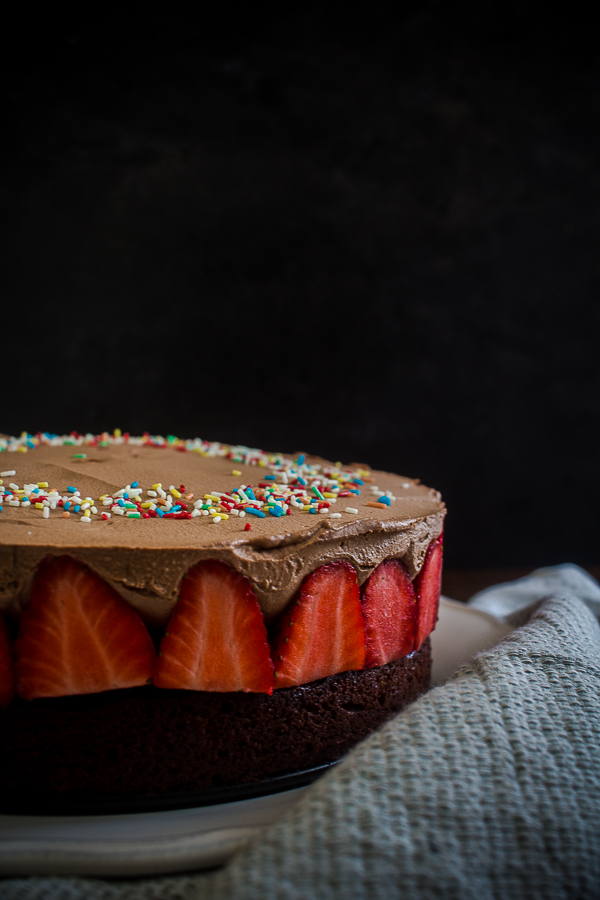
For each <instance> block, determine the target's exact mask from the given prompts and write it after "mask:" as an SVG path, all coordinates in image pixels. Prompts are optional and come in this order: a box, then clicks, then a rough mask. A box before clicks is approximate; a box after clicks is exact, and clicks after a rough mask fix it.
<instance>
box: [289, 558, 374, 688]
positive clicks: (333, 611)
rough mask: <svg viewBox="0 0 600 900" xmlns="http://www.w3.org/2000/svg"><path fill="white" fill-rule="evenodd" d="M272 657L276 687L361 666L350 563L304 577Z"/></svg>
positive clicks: (359, 614) (359, 617)
mask: <svg viewBox="0 0 600 900" xmlns="http://www.w3.org/2000/svg"><path fill="white" fill-rule="evenodd" d="M273 660H274V662H275V669H276V672H275V687H277V688H280V687H291V686H292V685H295V684H307V683H308V682H309V681H316V680H317V679H319V678H325V677H326V676H327V675H335V674H336V673H337V672H347V671H349V670H350V669H362V668H363V666H364V663H365V632H364V625H363V617H362V611H361V607H360V591H359V589H358V583H357V581H356V572H355V571H354V569H353V567H352V566H351V565H350V563H348V562H345V561H340V562H334V563H329V564H328V565H325V566H321V567H320V568H319V569H317V570H316V572H313V573H312V574H311V575H309V576H308V578H307V579H306V580H305V581H304V583H303V584H302V586H301V588H300V590H299V591H298V593H297V594H296V596H295V598H294V599H293V600H292V603H291V605H290V607H288V609H287V611H286V612H285V613H284V617H283V619H282V621H281V624H280V626H279V628H278V630H277V637H276V638H275V640H274V646H273Z"/></svg>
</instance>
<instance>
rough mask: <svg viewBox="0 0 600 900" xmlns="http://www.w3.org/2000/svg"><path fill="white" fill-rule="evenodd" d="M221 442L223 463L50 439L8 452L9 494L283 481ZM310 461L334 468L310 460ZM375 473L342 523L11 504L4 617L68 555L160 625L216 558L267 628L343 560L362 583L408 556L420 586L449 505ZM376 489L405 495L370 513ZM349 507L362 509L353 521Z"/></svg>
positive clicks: (1, 557)
mask: <svg viewBox="0 0 600 900" xmlns="http://www.w3.org/2000/svg"><path fill="white" fill-rule="evenodd" d="M211 446H215V447H217V448H218V449H217V450H216V451H214V453H213V455H211V452H212V451H210V450H209V451H206V450H203V451H201V452H194V449H191V450H187V449H186V448H185V447H181V446H179V448H178V449H177V448H174V447H172V446H168V445H163V446H162V447H156V446H151V445H150V444H149V442H146V443H140V442H127V441H123V442H121V443H114V442H113V443H109V444H108V445H107V446H86V445H83V446H81V447H78V446H65V445H60V446H58V445H57V446H52V445H49V444H45V443H40V444H39V445H38V446H36V447H35V448H33V447H32V448H31V449H29V450H28V452H14V453H10V452H4V453H1V454H0V466H1V467H2V469H6V470H11V471H13V470H14V475H9V476H6V477H4V478H3V481H4V485H5V486H6V485H8V484H9V483H11V484H16V485H18V486H19V487H23V486H24V485H25V484H32V483H33V484H45V485H46V486H47V488H45V489H48V490H49V489H52V488H55V490H56V491H58V492H59V493H60V494H61V495H65V494H66V493H67V492H68V491H69V489H70V488H75V489H77V490H78V491H79V492H80V495H81V497H82V498H85V497H87V496H90V497H92V498H93V499H94V501H98V498H100V497H101V496H103V495H107V494H108V495H113V494H114V493H115V492H117V491H119V490H121V489H123V488H124V487H125V486H126V485H130V484H133V483H134V482H138V483H139V485H140V486H141V487H143V489H144V491H146V490H148V489H150V488H151V487H152V485H154V484H156V483H158V482H160V483H162V485H163V487H164V488H165V489H168V488H169V487H170V486H171V485H174V486H175V487H176V488H179V487H180V486H181V485H183V486H185V491H186V494H188V493H193V494H194V498H201V497H203V496H204V495H205V494H210V493H211V492H214V491H218V492H224V493H229V492H231V491H233V490H235V489H237V488H238V487H239V486H240V485H241V484H244V485H257V484H258V483H259V482H261V481H263V479H264V478H265V477H273V476H272V474H271V473H272V469H271V468H270V467H269V464H268V462H265V459H263V458H262V457H261V458H260V459H261V462H260V464H258V465H251V464H247V463H245V462H240V461H239V460H236V459H231V458H228V457H227V454H226V452H225V450H223V449H222V445H211ZM231 449H232V450H235V448H231ZM182 450H183V451H184V452H182ZM82 451H83V452H82ZM259 453H260V451H257V454H259ZM84 455H85V458H83V456H84ZM257 458H258V457H257ZM280 458H283V457H282V456H280ZM296 458H297V455H296V456H295V457H293V459H296ZM287 459H292V457H287ZM306 463H307V464H316V465H322V466H323V467H326V466H331V464H330V463H325V461H323V460H319V459H317V458H315V457H310V456H307V457H306ZM344 468H345V469H351V468H352V467H346V466H345V467H344ZM234 473H235V474H234ZM275 477H279V476H278V475H276V476H275ZM365 477H368V479H370V480H367V481H365V482H364V484H362V485H361V486H360V488H359V490H360V494H352V495H351V496H349V497H346V498H341V497H340V498H339V499H337V501H336V503H335V505H333V504H332V506H331V508H330V511H329V512H330V513H333V512H335V513H340V517H339V518H337V517H336V518H332V517H330V515H329V514H327V515H322V514H316V515H311V514H308V513H307V512H306V511H303V510H299V509H296V508H293V509H291V511H290V514H289V515H283V516H280V517H275V516H272V515H266V516H265V518H260V517H257V516H255V515H247V516H246V517H245V518H243V519H242V518H239V517H235V516H233V515H231V516H230V517H229V518H228V519H226V520H225V519H223V520H222V521H221V522H220V523H219V524H218V525H215V524H214V522H213V520H212V518H211V517H210V516H201V515H199V516H198V517H197V518H194V519H175V518H170V519H166V518H148V519H132V518H128V517H126V516H125V515H123V516H117V515H112V517H111V518H110V519H108V520H107V521H103V520H102V519H101V512H102V506H101V505H100V504H99V503H98V504H97V505H98V514H95V515H94V516H92V518H91V521H90V522H89V523H86V524H83V523H82V521H81V518H80V517H79V516H75V515H70V517H68V518H67V517H65V518H63V515H62V513H61V510H60V509H53V510H51V511H50V512H49V515H48V517H47V518H45V517H44V512H43V510H38V509H36V508H35V504H32V505H31V506H30V507H27V508H24V507H22V506H14V505H11V504H10V503H4V507H3V511H2V512H1V513H0V610H2V611H5V612H8V613H9V615H12V616H17V615H18V614H19V612H20V610H21V609H22V607H23V606H24V605H25V604H26V603H27V602H28V597H29V590H30V585H31V580H32V577H33V574H34V573H35V570H36V568H37V566H38V564H39V562H40V561H41V560H42V559H43V558H44V557H45V556H47V555H49V554H56V555H59V554H65V553H66V554H69V555H72V556H74V557H76V558H78V559H80V560H82V561H83V562H85V563H86V564H87V565H89V566H90V567H91V568H93V569H94V570H95V571H96V572H98V574H99V575H101V576H102V577H103V578H104V579H106V580H107V581H108V582H109V583H110V584H112V586H113V587H114V588H115V589H116V590H117V591H118V592H119V593H120V594H121V596H122V597H124V598H125V600H127V602H128V603H130V604H131V606H133V607H134V608H135V609H136V610H137V611H138V612H139V613H140V615H141V616H142V617H143V618H144V620H145V621H146V622H148V623H149V624H151V625H164V624H165V623H166V622H167V620H168V618H169V615H170V613H171V611H172V609H173V606H174V604H175V602H176V600H177V595H178V588H179V583H180V581H181V579H182V577H183V576H184V574H185V573H186V572H187V571H188V570H189V569H190V568H191V567H192V566H193V565H195V564H196V563H197V562H199V561H200V560H202V559H207V558H212V559H221V560H223V561H225V562H227V563H228V564H229V565H231V566H232V567H233V568H234V569H236V570H237V571H239V572H240V573H242V574H243V575H245V576H247V577H248V578H249V579H250V580H251V582H252V584H253V587H254V590H255V591H256V595H257V597H258V601H259V603H260V606H261V609H262V611H263V613H264V615H265V619H266V620H267V622H270V621H272V620H274V619H275V618H276V617H277V616H278V615H279V614H280V613H281V612H282V611H283V609H284V608H285V606H286V605H287V603H288V602H289V600H290V599H291V598H292V596H293V595H294V594H295V592H296V591H297V589H298V587H299V586H300V583H301V582H302V580H303V578H304V577H305V576H306V575H307V574H309V573H310V572H312V571H314V570H315V569H317V568H318V567H319V566H321V565H323V564H325V563H328V562H331V561H333V560H339V559H347V560H348V561H349V562H350V563H351V564H352V565H353V566H354V568H355V569H356V572H357V575H358V581H359V584H362V583H363V582H364V581H365V580H366V579H367V578H368V576H369V575H370V574H371V572H372V571H373V569H374V568H375V567H376V566H377V565H379V563H380V562H382V561H383V560H384V559H390V558H397V559H400V560H402V562H403V563H404V564H405V565H406V567H407V569H408V572H409V574H410V576H411V578H413V577H414V576H415V575H416V573H417V572H418V571H419V569H420V568H421V565H422V563H423V560H424V557H425V553H426V550H427V547H428V545H429V544H430V542H431V541H432V540H434V539H435V538H436V537H438V536H439V534H440V533H441V531H442V526H443V518H444V513H445V508H444V504H443V503H442V501H441V499H440V495H439V494H438V493H437V491H434V490H432V489H430V488H428V487H425V486H424V485H421V484H419V483H418V481H415V480H414V479H410V478H405V477H402V476H398V475H393V474H390V473H387V472H380V471H369V472H368V476H365ZM359 480H361V479H359ZM373 485H375V486H376V487H377V488H378V492H381V493H382V494H384V493H385V492H386V491H387V492H389V493H390V494H391V495H392V496H393V497H394V498H395V499H392V500H391V501H390V502H389V505H386V504H385V503H384V504H381V505H380V506H377V505H375V506H371V505H367V504H368V503H372V502H373V500H374V498H375V499H376V497H375V495H374V494H373V493H372V491H371V487H372V486H373ZM144 496H146V495H144ZM346 507H349V508H353V509H356V512H355V513H348V512H346V511H345V510H346ZM247 524H250V530H249V531H248V530H245V526H246V525H247Z"/></svg>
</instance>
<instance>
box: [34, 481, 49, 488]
mask: <svg viewBox="0 0 600 900" xmlns="http://www.w3.org/2000/svg"><path fill="white" fill-rule="evenodd" d="M37 486H38V487H44V488H46V487H48V482H47V481H38V483H37Z"/></svg>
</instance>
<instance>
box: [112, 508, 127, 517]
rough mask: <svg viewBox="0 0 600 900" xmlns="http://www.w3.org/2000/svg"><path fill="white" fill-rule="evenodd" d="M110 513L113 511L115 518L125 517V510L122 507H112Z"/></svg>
mask: <svg viewBox="0 0 600 900" xmlns="http://www.w3.org/2000/svg"><path fill="white" fill-rule="evenodd" d="M112 511H113V512H114V513H115V514H116V515H117V516H124V515H125V510H124V509H123V507H122V506H113V508H112Z"/></svg>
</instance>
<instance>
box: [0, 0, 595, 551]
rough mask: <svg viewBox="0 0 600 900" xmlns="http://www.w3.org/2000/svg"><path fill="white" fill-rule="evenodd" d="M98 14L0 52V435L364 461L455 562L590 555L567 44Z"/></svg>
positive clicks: (376, 11)
mask: <svg viewBox="0 0 600 900" xmlns="http://www.w3.org/2000/svg"><path fill="white" fill-rule="evenodd" d="M128 6H129V12H128V18H127V19H123V18H119V20H118V22H111V23H110V24H102V23H101V22H98V21H95V22H89V21H83V20H77V19H67V18H66V16H65V18H64V20H53V19H50V18H49V19H48V21H47V22H45V23H44V24H43V26H40V25H39V23H38V24H37V25H36V26H35V27H34V26H33V25H32V24H31V23H29V24H28V25H25V24H24V25H23V26H20V27H19V29H17V30H15V31H14V32H13V33H12V34H11V36H10V37H11V41H12V46H13V49H15V51H16V57H15V58H16V62H15V63H14V64H13V66H12V68H11V71H10V77H9V79H8V80H7V81H6V82H5V87H6V88H7V90H8V94H7V96H6V99H5V103H4V114H5V119H6V121H7V122H8V123H9V124H10V126H11V127H10V131H9V134H10V137H9V139H8V140H5V143H4V147H3V155H4V163H3V166H2V176H1V181H2V205H3V213H4V215H3V218H4V222H5V225H8V228H6V232H5V235H4V238H3V242H2V247H3V255H4V259H5V264H4V266H3V271H4V275H3V287H2V320H1V323H0V327H1V332H2V355H1V357H0V359H1V365H2V375H1V382H2V391H1V422H0V430H4V431H8V432H9V433H15V432H19V433H20V431H21V430H23V429H27V430H32V431H37V430H38V429H48V430H52V431H57V432H62V431H70V430H71V429H72V428H77V429H79V430H82V431H85V430H92V431H100V430H103V429H105V428H113V427H115V426H119V427H121V428H123V429H128V430H129V431H131V432H137V433H139V432H141V431H143V430H150V431H152V432H155V433H157V432H160V433H166V432H170V433H175V434H178V435H180V436H188V437H193V436H197V435H198V436H201V437H204V438H209V439H220V440H223V441H229V442H240V443H245V444H250V445H253V446H263V447H266V448H268V449H281V450H295V449H301V448H303V449H309V450H312V451H315V452H317V453H321V454H323V455H325V456H328V457H333V458H335V459H338V458H339V459H342V460H344V461H350V460H359V461H367V462H369V463H371V464H372V465H374V466H376V467H380V468H387V469H391V470H395V471H400V472H402V473H403V474H408V475H412V476H418V477H420V478H421V479H422V480H423V481H425V482H426V483H428V484H431V485H433V486H435V487H437V488H439V489H440V490H441V491H442V492H443V493H444V496H445V498H446V500H447V502H448V505H449V507H450V510H451V513H450V518H449V521H448V529H447V554H448V561H449V562H450V563H451V564H453V565H455V566H456V565H458V566H461V565H462V566H470V565H502V564H509V565H529V564H532V565H533V564H539V563H552V562H559V561H562V560H565V559H569V560H573V561H576V562H580V563H584V564H585V563H587V564H593V563H596V562H598V560H599V559H600V554H599V550H598V535H599V529H598V526H597V518H598V512H597V510H598V502H599V500H600V496H599V494H600V489H599V481H598V475H597V468H598V465H597V456H598V452H597V446H598V412H597V411H598V396H599V387H600V385H599V380H600V379H599V366H598V354H597V347H596V345H597V337H598V325H599V319H600V307H599V304H598V300H599V297H598V294H599V286H600V256H599V253H598V251H599V247H600V214H599V210H600V171H599V166H598V162H599V149H600V148H599V140H598V134H599V128H598V112H599V106H600V91H599V88H600V84H599V81H600V79H599V77H598V76H599V73H600V67H599V65H598V61H597V58H596V57H595V55H594V49H595V39H594V35H593V31H592V29H591V25H590V23H585V21H583V22H582V21H581V20H577V21H575V19H574V18H573V21H572V22H570V21H565V20H564V17H563V18H562V19H561V20H559V19H556V20H551V19H549V18H548V13H547V11H546V13H545V15H544V17H539V16H538V15H537V14H535V13H534V12H533V10H532V9H531V8H530V7H528V6H527V5H526V4H525V5H523V4H519V5H518V9H517V8H516V7H517V5H516V4H515V5H514V8H513V5H511V4H510V3H508V4H505V5H503V6H502V7H493V6H489V7H486V9H487V10H488V11H487V12H486V13H485V14H482V13H481V12H477V13H474V12H473V11H472V10H470V8H469V5H468V4H463V5H462V6H457V5H450V6H449V5H447V4H443V3H439V4H436V3H431V4H430V5H429V6H425V5H423V4H413V5H411V6H407V7H403V9H404V12H403V13H402V15H400V16H395V17H393V16H392V15H391V14H390V8H391V7H389V6H388V5H386V4H375V5H371V6H370V7H369V13H368V16H365V13H364V11H363V13H362V14H361V16H357V17H356V18H348V15H347V14H345V18H344V20H343V21H342V20H341V19H340V18H337V17H336V16H335V15H334V14H332V13H331V14H328V16H323V15H322V14H321V13H319V12H313V11H311V8H310V7H306V9H305V11H304V12H302V14H298V15H296V16H294V15H292V14H291V13H287V14H285V15H281V16H279V17H278V18H276V19H275V20H272V19H268V18H267V16H266V14H263V13H258V14H257V13H254V14H250V13H248V14H247V15H246V17H245V18H240V17H239V15H238V17H236V18H231V15H230V16H229V18H228V16H227V15H226V14H224V15H223V17H222V19H221V20H219V19H217V18H214V17H212V18H211V20H210V22H209V21H207V20H206V19H205V20H203V21H202V22H200V23H199V24H196V23H192V22H189V21H186V20H185V19H184V18H183V17H181V18H180V19H177V18H176V17H175V16H171V17H170V18H168V17H167V18H164V17H163V16H162V15H161V16H159V15H158V14H157V15H153V14H151V13H149V11H148V8H147V7H146V6H142V5H139V6H138V5H134V4H129V5H128ZM474 8H475V7H473V9H474Z"/></svg>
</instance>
